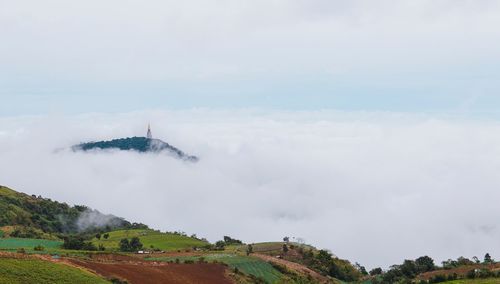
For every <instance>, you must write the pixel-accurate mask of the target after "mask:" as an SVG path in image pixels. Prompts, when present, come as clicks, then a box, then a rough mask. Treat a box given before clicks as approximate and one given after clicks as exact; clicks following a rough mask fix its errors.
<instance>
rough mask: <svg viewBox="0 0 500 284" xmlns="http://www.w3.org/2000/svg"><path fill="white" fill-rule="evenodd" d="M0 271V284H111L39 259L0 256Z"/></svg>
mask: <svg viewBox="0 0 500 284" xmlns="http://www.w3.org/2000/svg"><path fill="white" fill-rule="evenodd" d="M0 269H1V272H2V273H0V283H9V284H17V283H19V284H25V283H37V284H52V283H67V284H88V283H96V284H99V283H103V284H104V283H112V282H109V281H106V280H105V279H103V278H101V277H99V276H97V275H95V274H92V273H90V272H89V271H85V270H82V269H79V268H75V267H71V266H68V265H64V264H59V263H53V262H50V261H44V260H40V259H32V258H7V257H6V256H5V255H4V256H2V255H0Z"/></svg>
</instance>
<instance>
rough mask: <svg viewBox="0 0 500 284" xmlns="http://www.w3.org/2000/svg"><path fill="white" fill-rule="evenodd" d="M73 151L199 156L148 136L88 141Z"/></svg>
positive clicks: (187, 157)
mask: <svg viewBox="0 0 500 284" xmlns="http://www.w3.org/2000/svg"><path fill="white" fill-rule="evenodd" d="M72 149H73V151H91V150H111V149H117V150H121V151H137V152H140V153H146V152H152V153H162V152H165V153H168V154H170V155H172V156H174V157H175V158H178V159H182V160H186V161H191V162H196V161H198V157H196V156H191V155H188V154H186V153H184V152H182V151H181V150H179V149H177V148H176V147H174V146H172V145H170V144H168V143H166V142H164V141H162V140H160V139H153V138H148V137H128V138H121V139H113V140H110V141H98V142H87V143H81V144H78V145H75V146H73V147H72Z"/></svg>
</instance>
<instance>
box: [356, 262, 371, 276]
mask: <svg viewBox="0 0 500 284" xmlns="http://www.w3.org/2000/svg"><path fill="white" fill-rule="evenodd" d="M355 266H356V269H357V270H358V271H359V272H361V274H363V275H368V272H366V268H365V267H364V266H362V265H361V264H359V263H357V262H356V263H355Z"/></svg>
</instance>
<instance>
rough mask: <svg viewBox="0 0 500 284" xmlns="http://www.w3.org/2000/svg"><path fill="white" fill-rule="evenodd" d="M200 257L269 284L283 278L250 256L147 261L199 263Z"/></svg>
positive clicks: (231, 255)
mask: <svg viewBox="0 0 500 284" xmlns="http://www.w3.org/2000/svg"><path fill="white" fill-rule="evenodd" d="M200 257H203V258H204V259H205V261H208V262H212V261H214V260H216V261H218V262H223V263H226V264H227V265H229V266H230V267H231V268H238V270H239V271H241V272H243V273H245V274H249V275H253V276H256V277H260V278H262V279H264V280H265V281H266V282H267V283H276V282H278V281H279V280H280V279H281V278H282V277H283V274H281V273H280V272H279V271H278V270H276V269H275V268H274V267H273V266H272V265H271V264H269V263H267V262H265V261H262V260H261V259H258V258H255V257H249V256H240V255H235V254H226V253H214V254H207V255H203V256H185V257H156V258H155V257H152V258H147V259H146V260H151V261H175V260H176V259H179V260H180V261H181V262H184V261H186V260H192V261H198V260H199V259H200Z"/></svg>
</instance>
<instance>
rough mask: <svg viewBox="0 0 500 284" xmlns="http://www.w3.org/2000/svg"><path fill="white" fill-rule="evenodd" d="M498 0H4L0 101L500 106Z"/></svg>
mask: <svg viewBox="0 0 500 284" xmlns="http://www.w3.org/2000/svg"><path fill="white" fill-rule="evenodd" d="M499 15H500V3H499V2H498V1H495V0H469V1H468V0H421V1H401V0H397V1H396V0H393V1H389V0H379V1H371V0H352V1H336V0H312V1H311V0H291V1H290V0H271V1H269V0H248V1H244V0H241V1H228V0H209V1H193V0H187V1H168V0H167V1H159V0H158V1H156V0H147V1H136V0H127V1H123V0H108V1H97V0H89V1H72V2H67V1H64V0H49V1H43V2H40V1H35V0H20V1H6V0H3V1H0V38H1V41H2V44H0V98H1V99H2V104H1V105H0V113H1V114H2V115H24V114H44V113H86V112H124V111H134V110H137V109H163V108H170V109H172V108H173V109H185V108H194V107H210V108H246V107H259V108H268V109H285V110H289V109H295V110H304V109H307V110H316V109H340V110H369V111H379V110H383V111H412V112H443V111H446V112H459V113H466V114H467V115H476V116H477V115H486V116H494V115H495V114H496V113H497V111H498V110H497V108H496V106H497V105H498V104H499V103H500V97H499V96H498V94H497V93H498V92H497V91H498V88H499V79H500V78H499V74H498V68H497V66H498V65H499V63H500V30H499V29H498V28H497V27H498V26H500V17H499Z"/></svg>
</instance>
